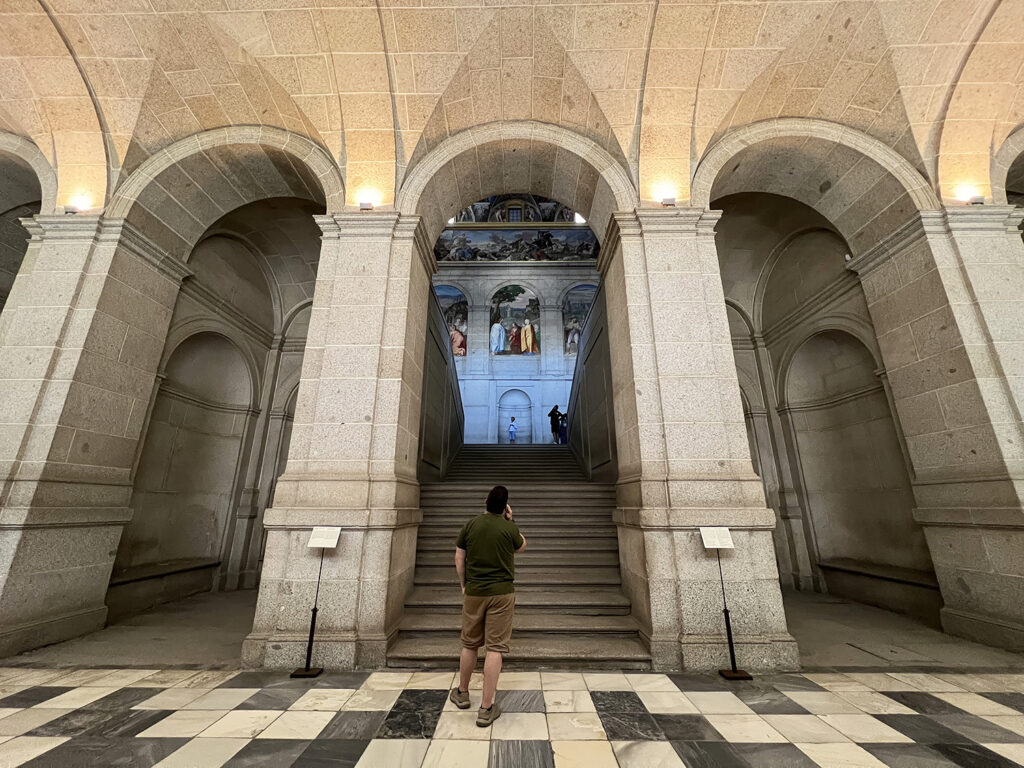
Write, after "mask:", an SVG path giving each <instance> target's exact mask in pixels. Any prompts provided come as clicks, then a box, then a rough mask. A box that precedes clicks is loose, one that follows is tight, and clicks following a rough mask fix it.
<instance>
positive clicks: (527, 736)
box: [491, 712, 548, 741]
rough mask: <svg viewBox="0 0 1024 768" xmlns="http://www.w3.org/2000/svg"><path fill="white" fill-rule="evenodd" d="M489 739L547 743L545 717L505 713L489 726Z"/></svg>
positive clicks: (531, 713) (525, 713) (533, 713)
mask: <svg viewBox="0 0 1024 768" xmlns="http://www.w3.org/2000/svg"><path fill="white" fill-rule="evenodd" d="M491 738H492V739H504V740H507V741H547V740H548V721H547V717H546V716H545V715H543V714H540V713H536V712H529V713H527V712H505V713H503V714H502V715H501V717H499V718H498V719H497V720H495V721H494V723H492V724H491Z"/></svg>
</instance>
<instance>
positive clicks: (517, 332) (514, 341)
mask: <svg viewBox="0 0 1024 768" xmlns="http://www.w3.org/2000/svg"><path fill="white" fill-rule="evenodd" d="M527 323H529V321H527ZM522 334H523V328H522V326H520V325H519V323H517V322H515V321H514V320H513V321H512V327H511V328H510V329H509V331H508V351H509V354H510V355H518V354H520V353H521V352H522V351H523V347H522V338H523V335H522Z"/></svg>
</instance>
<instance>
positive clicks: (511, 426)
mask: <svg viewBox="0 0 1024 768" xmlns="http://www.w3.org/2000/svg"><path fill="white" fill-rule="evenodd" d="M518 429H519V427H517V426H516V417H515V416H513V417H512V421H510V422H509V423H508V441H509V442H510V443H514V442H515V441H516V431H517V430H518Z"/></svg>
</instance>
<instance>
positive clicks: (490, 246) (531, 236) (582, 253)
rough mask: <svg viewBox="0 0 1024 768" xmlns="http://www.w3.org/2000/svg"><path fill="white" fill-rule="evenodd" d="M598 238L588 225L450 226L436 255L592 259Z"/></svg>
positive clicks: (456, 258)
mask: <svg viewBox="0 0 1024 768" xmlns="http://www.w3.org/2000/svg"><path fill="white" fill-rule="evenodd" d="M599 249H600V248H599V246H598V242H597V238H596V237H595V236H594V233H593V232H591V231H590V229H588V228H587V227H585V226H576V227H559V228H551V229H526V228H524V229H508V228H495V229H468V228H467V229H463V228H454V229H446V230H445V231H444V232H442V233H441V237H440V238H438V240H437V243H436V245H435V246H434V256H435V257H436V258H437V260H438V261H439V262H446V261H485V262H486V261H592V260H594V259H596V258H597V254H598V251H599Z"/></svg>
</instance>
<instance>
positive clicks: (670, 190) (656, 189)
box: [651, 181, 677, 208]
mask: <svg viewBox="0 0 1024 768" xmlns="http://www.w3.org/2000/svg"><path fill="white" fill-rule="evenodd" d="M651 192H652V194H651V198H652V199H654V200H660V201H661V204H662V205H663V206H665V207H666V208H672V207H673V206H675V204H676V197H677V193H676V186H675V184H673V183H672V182H670V181H659V182H657V183H655V184H654V186H653V187H651Z"/></svg>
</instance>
